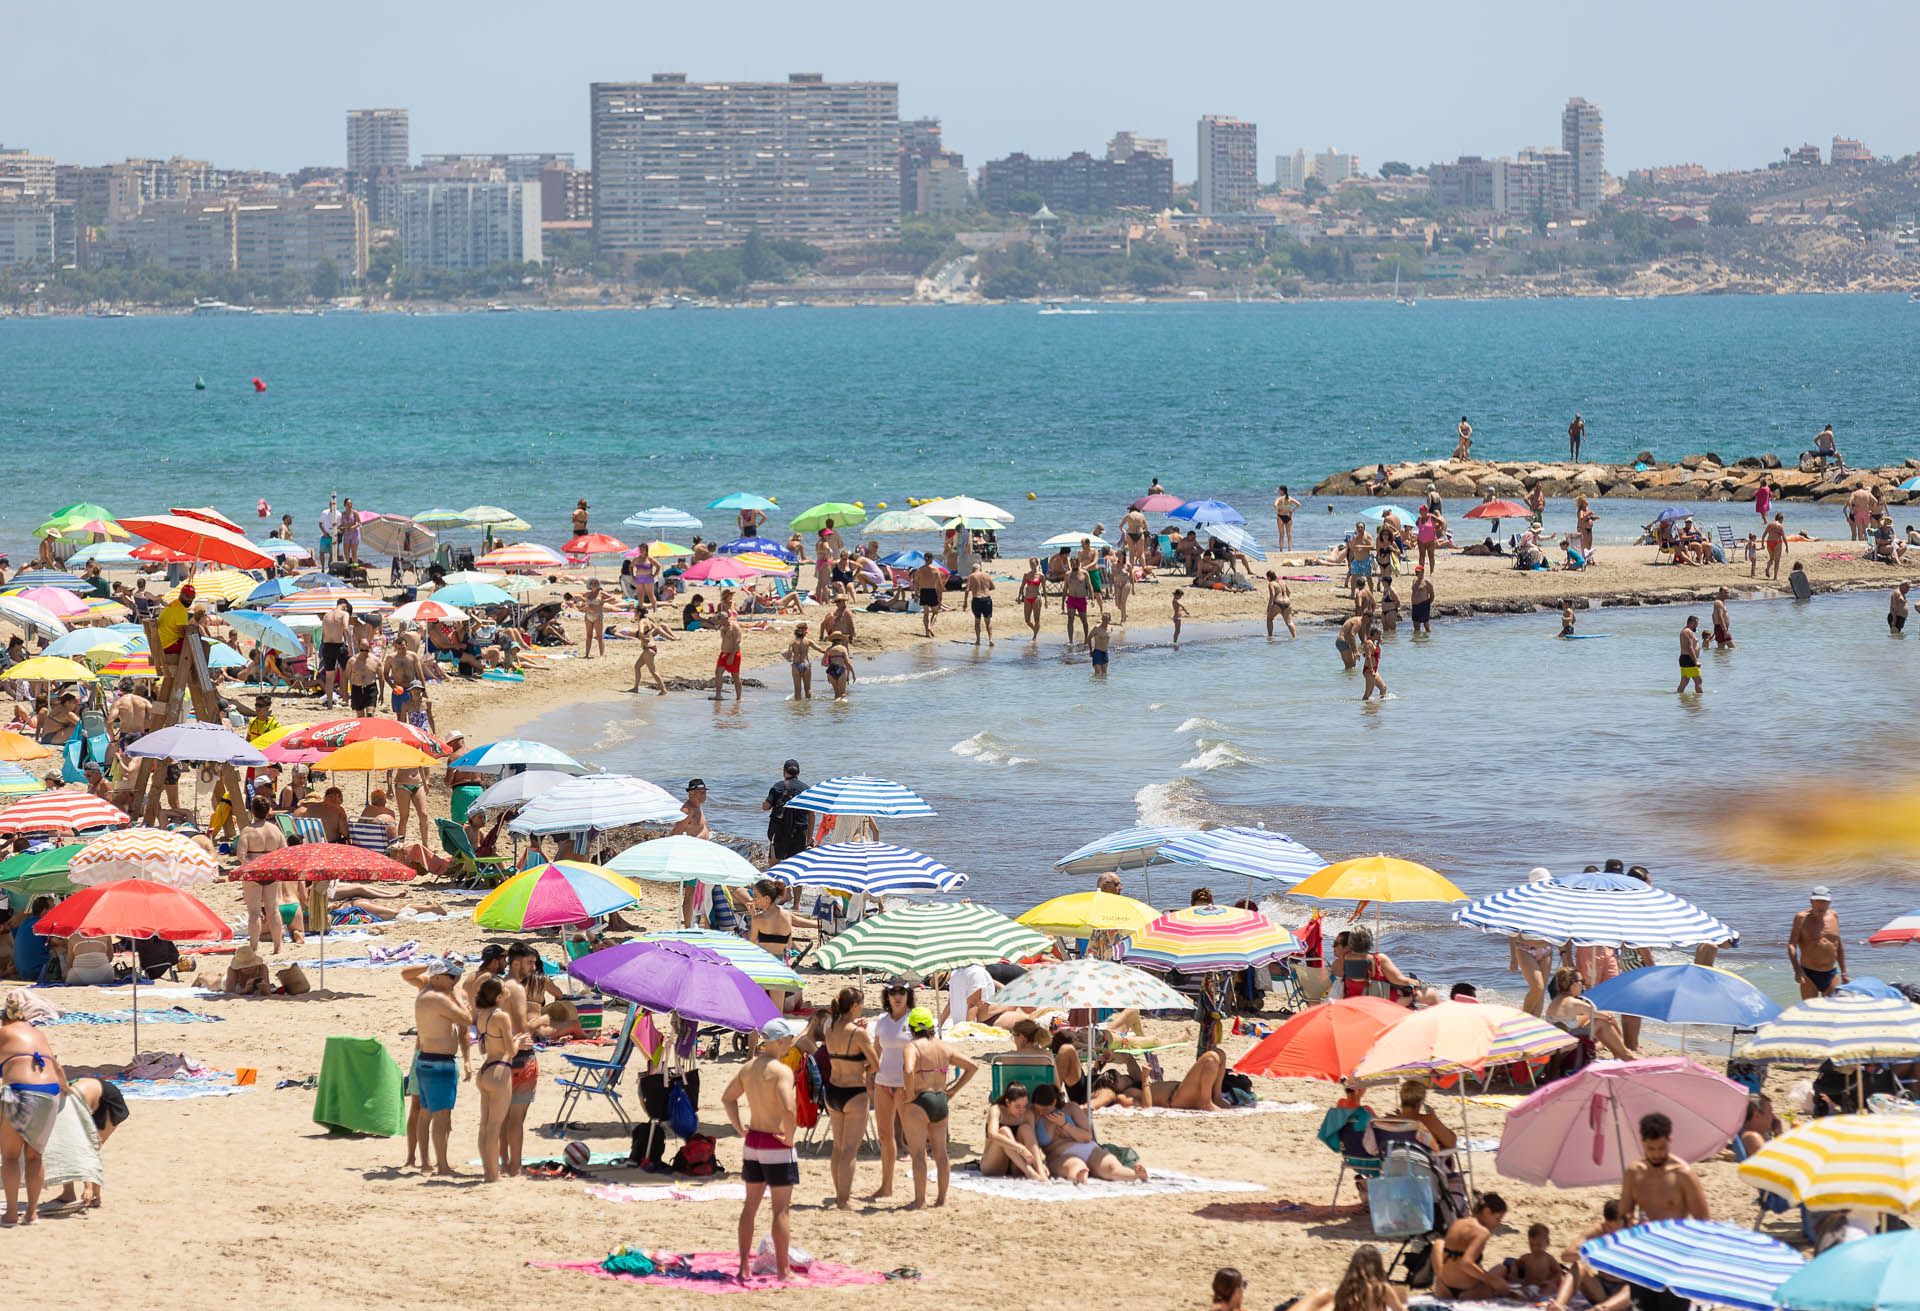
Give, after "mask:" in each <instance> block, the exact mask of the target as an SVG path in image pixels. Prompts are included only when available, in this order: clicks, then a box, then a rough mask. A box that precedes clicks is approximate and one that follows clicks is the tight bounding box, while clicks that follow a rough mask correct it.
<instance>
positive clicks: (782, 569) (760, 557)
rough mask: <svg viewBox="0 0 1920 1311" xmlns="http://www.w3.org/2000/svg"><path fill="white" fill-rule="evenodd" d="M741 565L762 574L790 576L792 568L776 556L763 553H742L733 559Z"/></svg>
mask: <svg viewBox="0 0 1920 1311" xmlns="http://www.w3.org/2000/svg"><path fill="white" fill-rule="evenodd" d="M733 558H734V559H735V560H738V561H739V562H740V563H741V564H744V565H747V566H748V567H750V568H753V569H758V570H759V571H760V572H761V573H763V574H776V575H778V574H790V573H792V572H793V566H792V565H790V564H788V563H787V562H786V561H785V560H782V559H780V558H779V557H778V556H773V555H768V554H766V553H765V552H764V551H742V552H741V553H740V554H739V555H736V556H734V557H733Z"/></svg>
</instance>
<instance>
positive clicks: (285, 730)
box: [247, 724, 302, 747]
mask: <svg viewBox="0 0 1920 1311" xmlns="http://www.w3.org/2000/svg"><path fill="white" fill-rule="evenodd" d="M300 727H302V726H301V725H299V724H282V725H280V727H278V728H270V729H268V730H267V731H266V732H264V733H262V734H261V735H260V736H259V737H250V738H248V739H247V743H248V745H250V746H256V747H270V746H272V745H273V744H274V743H275V742H278V741H279V740H280V739H281V738H283V737H285V736H286V735H287V734H289V733H291V732H293V730H294V729H296V728H300Z"/></svg>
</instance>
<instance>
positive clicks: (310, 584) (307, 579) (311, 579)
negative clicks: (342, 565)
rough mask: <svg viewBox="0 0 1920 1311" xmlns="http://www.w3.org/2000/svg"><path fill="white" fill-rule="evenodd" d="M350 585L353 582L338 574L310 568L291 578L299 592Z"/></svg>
mask: <svg viewBox="0 0 1920 1311" xmlns="http://www.w3.org/2000/svg"><path fill="white" fill-rule="evenodd" d="M352 585H353V584H351V583H349V582H348V581H347V580H346V579H344V578H342V577H341V576H340V575H339V574H329V573H324V572H322V571H321V570H318V569H310V570H308V571H307V572H306V573H304V574H300V575H299V576H298V577H296V578H295V579H294V580H293V587H294V590H295V591H299V592H310V591H313V590H314V589H316V588H341V587H351V586H352Z"/></svg>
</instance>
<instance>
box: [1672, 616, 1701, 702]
mask: <svg viewBox="0 0 1920 1311" xmlns="http://www.w3.org/2000/svg"><path fill="white" fill-rule="evenodd" d="M1688 683H1692V684H1693V690H1694V691H1695V692H1704V691H1706V690H1707V686H1706V684H1705V683H1703V682H1701V681H1700V616H1699V615H1688V616H1687V626H1686V627H1685V628H1682V629H1681V630H1680V686H1678V687H1676V688H1674V689H1673V690H1674V691H1675V692H1685V691H1686V690H1687V684H1688Z"/></svg>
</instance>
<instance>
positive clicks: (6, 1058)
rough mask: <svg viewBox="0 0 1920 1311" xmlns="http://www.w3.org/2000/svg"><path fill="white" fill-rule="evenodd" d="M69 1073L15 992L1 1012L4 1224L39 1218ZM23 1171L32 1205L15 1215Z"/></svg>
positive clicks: (0, 1130) (1, 1217)
mask: <svg viewBox="0 0 1920 1311" xmlns="http://www.w3.org/2000/svg"><path fill="white" fill-rule="evenodd" d="M66 1091H67V1074H66V1071H65V1070H63V1069H61V1068H60V1061H59V1058H58V1057H56V1056H55V1055H54V1054H53V1049H52V1048H50V1047H48V1046H47V1040H46V1039H45V1038H44V1037H42V1036H41V1034H40V1031H39V1030H38V1029H36V1028H34V1026H33V1025H32V1024H30V1023H29V1022H28V1021H27V994H26V992H25V991H24V990H22V989H15V990H14V991H12V992H9V993H8V994H7V998H6V1002H5V1007H4V1009H0V1162H4V1169H5V1175H6V1192H7V1209H6V1211H5V1212H4V1213H0V1225H11V1224H14V1223H15V1222H16V1218H17V1221H18V1223H20V1224H23V1225H30V1224H32V1223H33V1222H34V1220H35V1219H36V1218H37V1217H38V1216H39V1214H40V1189H41V1188H42V1186H44V1185H45V1183H46V1163H45V1162H44V1161H43V1160H42V1159H41V1157H40V1149H41V1148H43V1147H45V1146H46V1144H47V1139H48V1137H49V1136H50V1135H51V1134H52V1133H53V1121H54V1117H55V1115H56V1114H57V1113H58V1110H59V1106H60V1099H61V1097H63V1096H64V1095H65V1094H66ZM23 1172H24V1175H25V1182H26V1185H27V1205H26V1209H25V1210H24V1211H21V1212H19V1214H18V1216H17V1217H16V1214H15V1195H16V1194H15V1189H17V1188H18V1187H19V1186H20V1183H21V1177H22V1174H23Z"/></svg>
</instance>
